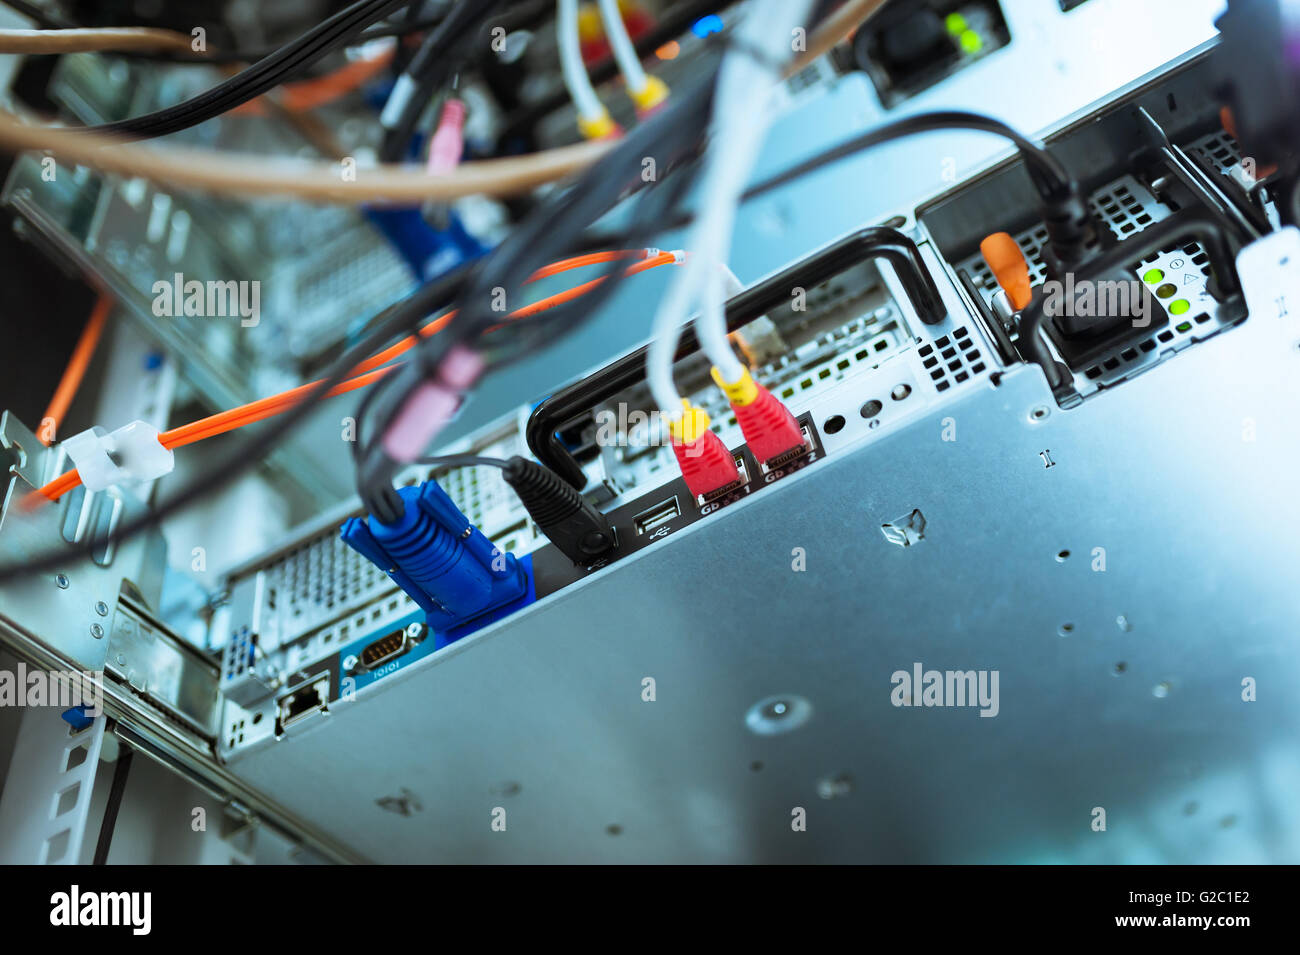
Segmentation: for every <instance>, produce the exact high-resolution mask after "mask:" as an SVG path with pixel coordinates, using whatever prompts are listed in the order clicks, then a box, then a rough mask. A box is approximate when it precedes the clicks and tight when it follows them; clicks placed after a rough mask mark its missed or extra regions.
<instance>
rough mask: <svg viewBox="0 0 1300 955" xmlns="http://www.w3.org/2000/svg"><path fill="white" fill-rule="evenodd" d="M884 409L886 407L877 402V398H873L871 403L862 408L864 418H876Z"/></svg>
mask: <svg viewBox="0 0 1300 955" xmlns="http://www.w3.org/2000/svg"><path fill="white" fill-rule="evenodd" d="M884 407H885V406H884V405H882V404H881V403H880V402H879V401H877V400H876V399H875V398H872V399H871V400H870V401H868V402H867V403H866V404H865V405H863V406H862V408H861V414H862V417H864V418H874V417H875V416H876V415H878V414H880V412H881V411H882V410H883V409H884Z"/></svg>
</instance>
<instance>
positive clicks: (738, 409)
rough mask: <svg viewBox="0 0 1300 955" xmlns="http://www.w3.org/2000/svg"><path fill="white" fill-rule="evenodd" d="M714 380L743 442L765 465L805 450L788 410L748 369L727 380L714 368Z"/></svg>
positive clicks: (795, 422)
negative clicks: (729, 407) (737, 426)
mask: <svg viewBox="0 0 1300 955" xmlns="http://www.w3.org/2000/svg"><path fill="white" fill-rule="evenodd" d="M713 380H714V381H716V382H717V383H718V387H720V388H721V389H722V390H723V391H724V392H725V393H726V395H727V398H728V400H729V401H730V402H731V410H732V411H734V412H735V413H736V421H737V423H738V424H739V425H740V430H741V431H742V432H744V435H745V443H746V444H748V445H749V450H750V451H751V452H753V454H754V457H756V458H758V460H759V461H761V462H762V463H764V464H770V463H771V462H773V461H778V463H783V461H781V460H780V459H786V460H788V459H789V458H790V457H794V456H797V455H798V454H800V453H802V452H803V451H805V450H807V448H808V442H807V440H806V439H805V438H804V436H803V429H802V428H800V427H799V422H798V421H796V420H795V417H794V415H793V414H791V413H790V409H789V408H787V407H786V406H785V405H784V404H782V403H781V400H780V399H779V398H777V397H776V395H774V394H772V392H770V391H768V390H767V389H766V388H764V387H763V386H762V385H760V384H759V383H758V382H756V381H754V379H753V378H752V377H750V374H749V372H748V371H745V373H744V376H743V377H742V378H741V379H740V381H737V382H734V383H729V382H726V381H724V380H723V378H722V375H721V374H720V373H719V372H718V370H717V369H716V368H715V369H713ZM792 452H793V454H792Z"/></svg>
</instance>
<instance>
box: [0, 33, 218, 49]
mask: <svg viewBox="0 0 1300 955" xmlns="http://www.w3.org/2000/svg"><path fill="white" fill-rule="evenodd" d="M109 50H118V51H121V50H150V51H154V50H164V51H174V50H183V51H185V52H186V53H191V52H195V51H194V49H193V46H192V44H191V40H190V37H188V36H186V35H185V34H184V33H177V32H176V31H175V30H160V29H155V28H153V27H104V28H102V29H101V28H92V27H87V28H84V29H83V28H77V29H70V30H0V53H99V52H107V51H109ZM200 52H201V51H200Z"/></svg>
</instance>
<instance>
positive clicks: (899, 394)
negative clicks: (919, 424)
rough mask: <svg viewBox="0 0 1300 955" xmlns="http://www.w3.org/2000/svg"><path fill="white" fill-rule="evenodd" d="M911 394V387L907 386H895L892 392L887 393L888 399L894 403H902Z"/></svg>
mask: <svg viewBox="0 0 1300 955" xmlns="http://www.w3.org/2000/svg"><path fill="white" fill-rule="evenodd" d="M911 393H912V386H911V385H908V384H902V385H895V386H894V390H893V391H891V392H890V393H889V397H891V398H893V399H894V400H895V401H902V400H903V399H904V398H906V397H907V396H908V395H910V394H911Z"/></svg>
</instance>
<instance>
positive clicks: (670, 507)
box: [632, 494, 682, 536]
mask: <svg viewBox="0 0 1300 955" xmlns="http://www.w3.org/2000/svg"><path fill="white" fill-rule="evenodd" d="M681 512H682V508H681V505H680V504H678V503H677V495H676V494H674V495H673V496H672V497H670V498H669V499H668V500H666V501H660V502H659V503H658V504H656V505H655V506H654V507H651V508H648V509H646V510H644V511H642V512H641V513H640V514H638V515H637V516H636V517H634V518H633V519H632V523H633V524H634V525H635V526H636V532H637V535H638V536H640V535H641V534H648V533H650V532H651V531H653V530H654V529H655V528H656V527H660V526H662V525H664V524H667V523H668V522H669V521H671V520H672V519H673V518H674V517H677V516H678V515H679V514H681Z"/></svg>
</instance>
